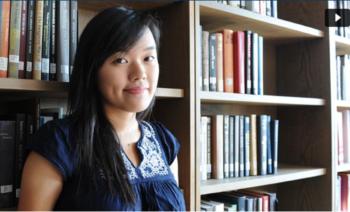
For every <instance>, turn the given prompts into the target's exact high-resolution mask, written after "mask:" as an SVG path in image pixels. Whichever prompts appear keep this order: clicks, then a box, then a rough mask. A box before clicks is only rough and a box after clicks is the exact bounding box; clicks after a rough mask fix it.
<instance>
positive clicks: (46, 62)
mask: <svg viewBox="0 0 350 212" xmlns="http://www.w3.org/2000/svg"><path fill="white" fill-rule="evenodd" d="M51 6H52V4H51V1H44V10H43V36H42V39H43V41H42V61H41V79H42V80H49V72H50V37H51Z"/></svg>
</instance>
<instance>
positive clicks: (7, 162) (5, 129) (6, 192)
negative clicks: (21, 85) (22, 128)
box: [0, 117, 16, 208]
mask: <svg viewBox="0 0 350 212" xmlns="http://www.w3.org/2000/svg"><path fill="white" fill-rule="evenodd" d="M15 124H16V122H15V121H14V120H11V119H8V118H5V117H1V119H0V170H1V173H0V191H1V192H0V208H8V207H12V206H14V204H15V203H14V200H15V191H14V173H15V168H14V163H15Z"/></svg>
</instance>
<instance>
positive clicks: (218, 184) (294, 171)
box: [201, 165, 326, 195]
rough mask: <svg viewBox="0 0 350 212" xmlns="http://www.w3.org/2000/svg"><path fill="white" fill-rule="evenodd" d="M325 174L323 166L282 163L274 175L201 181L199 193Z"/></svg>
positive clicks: (236, 188) (217, 191)
mask: <svg viewBox="0 0 350 212" xmlns="http://www.w3.org/2000/svg"><path fill="white" fill-rule="evenodd" d="M325 174H326V169H325V168H310V167H302V166H288V165H283V166H282V167H281V168H279V169H278V174H275V175H265V176H251V177H240V178H231V179H222V180H207V181H202V182H201V195H204V194H211V193H219V192H225V191H232V190H238V189H245V188H252V187H257V186H264V185H271V184H277V183H283V182H289V181H295V180H301V179H307V178H312V177H318V176H323V175H325Z"/></svg>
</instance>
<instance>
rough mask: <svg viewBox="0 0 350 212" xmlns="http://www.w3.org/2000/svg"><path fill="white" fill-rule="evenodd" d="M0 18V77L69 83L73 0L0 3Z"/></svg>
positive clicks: (74, 19) (75, 20) (74, 25)
mask: <svg viewBox="0 0 350 212" xmlns="http://www.w3.org/2000/svg"><path fill="white" fill-rule="evenodd" d="M0 16H1V18H0V28H1V29H0V78H5V77H11V78H22V79H24V78H25V79H35V80H54V81H61V82H68V81H69V76H70V74H71V70H72V65H73V61H74V55H75V51H76V47H77V43H78V5H77V0H68V1H55V0H53V1H44V0H35V1H34V0H28V1H24V0H23V1H21V0H18V1H17V0H16V1H0Z"/></svg>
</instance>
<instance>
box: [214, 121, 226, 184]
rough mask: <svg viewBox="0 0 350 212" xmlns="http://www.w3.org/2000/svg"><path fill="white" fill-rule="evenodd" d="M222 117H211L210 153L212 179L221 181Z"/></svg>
mask: <svg viewBox="0 0 350 212" xmlns="http://www.w3.org/2000/svg"><path fill="white" fill-rule="evenodd" d="M223 123H224V117H223V115H216V116H213V125H212V126H213V129H212V135H213V137H212V143H211V145H212V148H211V149H212V151H211V153H212V154H211V160H212V168H213V169H212V174H213V178H214V179H223V178H224V161H223V160H224V158H223V155H224V144H223V140H224V138H223V136H224V132H223V130H224V126H223Z"/></svg>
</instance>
